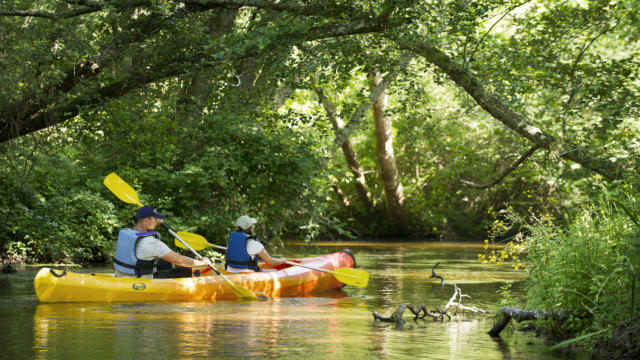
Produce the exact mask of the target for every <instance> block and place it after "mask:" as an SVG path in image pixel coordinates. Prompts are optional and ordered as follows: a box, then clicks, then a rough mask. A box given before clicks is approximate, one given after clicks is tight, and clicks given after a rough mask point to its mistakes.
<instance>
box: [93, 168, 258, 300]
mask: <svg viewBox="0 0 640 360" xmlns="http://www.w3.org/2000/svg"><path fill="white" fill-rule="evenodd" d="M104 185H105V186H106V187H107V188H108V189H109V190H111V192H112V193H113V194H114V195H115V196H117V197H118V198H119V199H120V200H122V201H124V202H126V203H129V204H136V205H138V206H142V203H141V202H140V200H139V199H138V193H136V191H135V190H133V188H132V187H131V186H129V184H127V183H126V182H125V181H124V180H122V178H120V176H118V175H117V174H116V173H111V174H109V175H107V177H106V178H104ZM162 226H164V228H165V229H167V231H169V233H170V234H171V235H173V236H174V237H175V238H176V239H177V240H180V243H181V244H183V245H184V246H185V247H186V248H187V249H189V250H191V252H192V253H193V254H194V255H195V256H196V257H197V258H198V259H202V256H201V255H200V254H198V252H197V251H195V250H194V249H193V248H191V247H190V246H189V245H188V244H187V243H186V242H185V241H184V240H182V239H181V238H180V236H178V234H176V233H175V232H174V231H173V230H172V229H171V228H170V227H169V226H168V225H167V224H164V223H163V224H162ZM209 267H210V268H211V269H212V270H213V271H215V272H216V274H218V275H220V277H222V279H223V280H224V281H226V282H227V284H229V286H231V289H233V292H234V293H235V294H236V295H237V296H238V297H240V298H246V299H254V300H257V299H258V296H256V294H254V293H253V292H251V291H250V290H249V289H246V288H243V287H242V286H240V285H236V284H234V283H233V282H232V281H231V280H229V279H228V278H227V277H226V276H224V275H223V274H222V273H220V271H218V269H216V268H215V267H214V266H211V265H210V266H209Z"/></svg>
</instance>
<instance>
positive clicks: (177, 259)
mask: <svg viewBox="0 0 640 360" xmlns="http://www.w3.org/2000/svg"><path fill="white" fill-rule="evenodd" d="M161 259H162V260H164V261H168V262H170V263H172V264H174V265H178V266H184V267H197V266H210V265H211V260H209V259H208V258H206V257H203V258H202V259H200V260H196V259H192V258H190V257H188V256H183V255H180V254H178V253H175V252H173V251H169V252H168V253H166V254H165V255H164V256H163V257H161Z"/></svg>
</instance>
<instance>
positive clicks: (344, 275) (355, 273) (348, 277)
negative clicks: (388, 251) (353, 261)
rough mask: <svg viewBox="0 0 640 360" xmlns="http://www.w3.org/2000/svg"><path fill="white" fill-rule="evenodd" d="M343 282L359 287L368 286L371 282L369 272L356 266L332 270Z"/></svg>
mask: <svg viewBox="0 0 640 360" xmlns="http://www.w3.org/2000/svg"><path fill="white" fill-rule="evenodd" d="M330 272H331V274H333V276H335V277H336V279H338V281H340V282H341V283H344V284H347V285H353V286H359V287H367V284H368V283H369V273H368V272H366V271H364V270H360V269H354V268H340V269H336V270H331V271H330Z"/></svg>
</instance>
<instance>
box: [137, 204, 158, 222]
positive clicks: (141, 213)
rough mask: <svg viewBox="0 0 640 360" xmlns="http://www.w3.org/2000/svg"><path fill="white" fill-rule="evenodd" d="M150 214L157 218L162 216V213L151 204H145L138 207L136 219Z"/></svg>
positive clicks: (144, 217)
mask: <svg viewBox="0 0 640 360" xmlns="http://www.w3.org/2000/svg"><path fill="white" fill-rule="evenodd" d="M152 216H153V217H155V218H158V219H162V218H164V215H162V214H160V213H159V212H158V210H156V209H154V208H153V206H148V205H145V206H143V207H141V208H140V209H138V219H146V218H148V217H152Z"/></svg>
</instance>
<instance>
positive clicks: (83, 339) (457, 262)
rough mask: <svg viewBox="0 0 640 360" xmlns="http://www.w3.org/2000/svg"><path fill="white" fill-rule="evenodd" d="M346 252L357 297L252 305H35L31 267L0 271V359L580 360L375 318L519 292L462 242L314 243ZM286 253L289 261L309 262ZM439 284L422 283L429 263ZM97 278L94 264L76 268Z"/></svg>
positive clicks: (298, 250) (487, 324)
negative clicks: (408, 307)
mask: <svg viewBox="0 0 640 360" xmlns="http://www.w3.org/2000/svg"><path fill="white" fill-rule="evenodd" d="M345 247H348V248H351V250H352V251H353V252H354V254H355V255H356V259H357V261H358V267H359V268H361V269H364V270H366V271H368V272H369V273H370V274H371V279H370V282H369V286H368V287H367V288H365V289H361V288H355V287H349V286H347V287H345V288H344V290H342V291H336V292H329V293H323V294H318V295H316V296H313V297H303V298H282V299H270V300H267V301H260V302H218V303H136V304H132V303H111V304H109V303H100V304H91V303H85V304H38V302H37V299H36V297H35V295H34V292H33V276H34V275H35V273H36V271H37V269H26V270H21V271H19V272H18V273H15V274H8V275H6V274H2V275H0V324H2V328H0V359H22V358H28V359H30V358H35V359H96V360H97V359H120V358H159V359H171V358H180V359H201V358H209V359H249V358H259V359H263V358H269V359H274V358H287V359H378V358H385V359H416V358H417V359H582V358H584V359H586V358H589V357H588V356H587V355H586V354H582V355H579V354H567V353H558V352H547V351H546V346H545V345H544V343H543V341H542V340H541V339H539V338H537V337H536V336H535V334H533V333H531V332H520V331H512V330H510V329H507V330H505V331H504V332H503V334H502V336H501V338H500V339H492V338H491V337H489V335H487V331H488V330H489V329H490V328H491V326H492V325H493V319H492V318H491V317H484V316H482V315H464V316H458V317H456V318H454V320H452V321H444V322H440V321H437V322H434V321H432V320H427V321H424V320H419V321H417V322H414V321H413V316H412V315H411V314H410V313H409V312H408V311H407V312H406V313H405V317H404V318H405V320H406V321H407V323H406V324H405V325H404V326H402V327H397V326H396V325H394V324H390V323H383V322H379V321H374V320H373V317H372V312H373V311H378V312H380V313H382V314H384V315H389V314H391V313H392V312H394V311H395V310H396V308H397V306H398V304H400V303H403V302H409V303H412V304H414V305H418V304H421V303H424V304H426V305H427V307H428V308H430V309H434V308H436V307H442V306H443V305H444V304H446V303H447V301H448V300H449V298H450V297H451V296H452V294H453V285H452V284H453V283H455V284H457V285H458V286H459V287H460V288H461V289H462V291H463V293H464V294H467V295H470V296H471V297H472V298H471V299H465V300H464V302H466V304H467V305H470V306H477V307H480V308H483V309H486V310H489V311H495V310H496V309H497V306H498V305H497V304H498V302H499V295H498V294H497V293H496V291H497V290H498V289H499V287H500V286H501V285H503V284H504V283H505V282H506V281H513V293H514V294H515V295H522V290H521V288H522V281H521V280H522V279H523V277H524V273H523V272H522V271H519V272H516V271H513V270H512V269H510V268H509V267H507V266H495V265H494V266H487V265H481V264H479V263H478V261H477V260H476V259H477V254H478V253H479V252H481V251H482V249H481V247H480V246H475V245H473V246H469V245H463V244H442V243H436V244H416V243H408V244H398V243H391V244H389V243H385V244H381V243H369V244H365V243H340V244H321V246H320V247H319V251H320V253H329V252H333V251H336V250H339V249H342V248H345ZM310 254H312V253H311V249H308V248H304V247H301V246H295V245H290V246H288V247H287V250H286V254H285V255H286V256H288V257H290V258H293V257H298V256H302V255H307V256H308V255H310ZM436 262H440V265H439V266H438V268H437V272H438V273H439V274H440V275H443V276H444V277H445V279H446V283H445V286H444V288H442V287H441V286H440V280H439V279H433V278H431V279H430V278H429V276H430V275H431V267H432V266H433V265H434V264H435V263H436ZM100 270H102V271H104V272H108V271H109V268H91V269H82V270H79V271H100Z"/></svg>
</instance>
